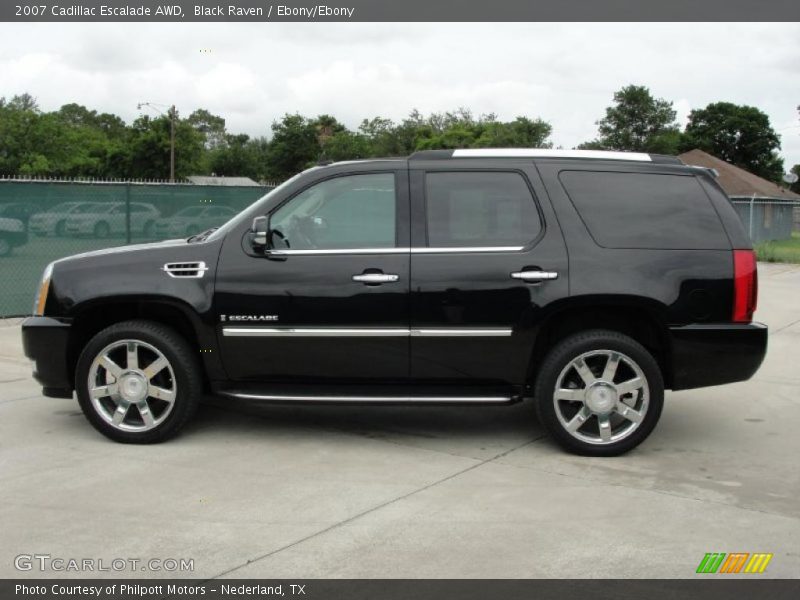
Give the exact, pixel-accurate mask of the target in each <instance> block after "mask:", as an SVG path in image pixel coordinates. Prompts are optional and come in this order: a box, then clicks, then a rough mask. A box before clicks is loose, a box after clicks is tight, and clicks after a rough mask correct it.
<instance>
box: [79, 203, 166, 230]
mask: <svg viewBox="0 0 800 600" xmlns="http://www.w3.org/2000/svg"><path fill="white" fill-rule="evenodd" d="M126 211H127V207H126V204H125V203H124V202H105V203H103V202H97V203H95V204H93V205H92V206H83V207H79V208H78V209H76V210H75V212H73V213H72V214H70V216H69V217H68V218H67V222H66V223H65V224H64V231H65V232H66V233H67V235H88V236H91V237H94V238H98V239H103V238H107V237H109V236H112V235H125V231H126V228H127V225H126V221H127V218H126ZM160 217H161V214H160V213H159V212H158V209H157V208H156V207H155V206H153V205H152V204H149V203H147V202H131V203H130V223H131V225H130V227H131V235H139V236H141V235H144V236H145V237H153V236H154V234H155V226H156V221H157V220H158V219H159V218H160Z"/></svg>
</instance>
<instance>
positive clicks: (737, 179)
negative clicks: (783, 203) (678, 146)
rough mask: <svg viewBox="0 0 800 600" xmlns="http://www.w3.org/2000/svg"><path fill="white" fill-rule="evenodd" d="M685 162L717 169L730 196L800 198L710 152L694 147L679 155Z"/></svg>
mask: <svg viewBox="0 0 800 600" xmlns="http://www.w3.org/2000/svg"><path fill="white" fill-rule="evenodd" d="M678 158H680V159H681V160H682V161H683V162H684V164H687V165H695V166H698V167H706V168H709V169H716V171H717V173H719V177H718V178H717V182H718V183H719V184H720V186H722V189H723V190H725V193H726V194H728V196H747V197H752V196H753V194H755V197H756V198H780V199H782V200H800V194H795V193H794V192H791V191H789V190H787V189H786V188H783V187H781V186H779V185H778V184H776V183H773V182H771V181H768V180H766V179H764V178H762V177H759V176H758V175H754V174H753V173H751V172H750V171H745V170H744V169H741V168H739V167H737V166H735V165H732V164H730V163H728V162H725V161H724V160H722V159H720V158H717V157H716V156H712V155H711V154H709V153H708V152H703V151H702V150H698V149H694V150H690V151H689V152H684V153H683V154H680V155H678Z"/></svg>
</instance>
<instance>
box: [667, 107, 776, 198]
mask: <svg viewBox="0 0 800 600" xmlns="http://www.w3.org/2000/svg"><path fill="white" fill-rule="evenodd" d="M780 147H781V144H780V136H779V135H778V134H777V133H776V132H775V130H774V129H773V128H772V126H771V125H770V122H769V117H768V116H767V115H766V114H765V113H763V112H762V111H760V110H759V109H757V108H755V107H753V106H743V105H737V104H732V103H731V102H715V103H712V104H709V105H708V106H706V107H705V108H701V109H697V110H693V111H692V112H691V113H690V114H689V123H688V124H687V126H686V137H685V140H684V142H683V144H682V148H684V149H686V150H689V149H692V148H700V149H701V150H704V151H706V152H709V153H710V154H713V155H714V156H717V157H718V158H721V159H722V160H725V161H727V162H729V163H731V164H734V165H736V166H738V167H741V168H743V169H746V170H748V171H750V172H752V173H755V174H756V175H758V176H760V177H764V178H765V179H769V180H771V181H775V182H780V181H781V176H782V175H783V159H782V158H780V157H779V156H778V150H779V149H780Z"/></svg>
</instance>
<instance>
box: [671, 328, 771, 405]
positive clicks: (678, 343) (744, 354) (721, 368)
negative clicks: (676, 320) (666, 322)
mask: <svg viewBox="0 0 800 600" xmlns="http://www.w3.org/2000/svg"><path fill="white" fill-rule="evenodd" d="M669 334H670V343H671V349H672V356H671V366H672V369H671V371H672V378H671V379H672V381H671V384H672V385H671V386H670V387H671V388H672V389H673V390H686V389H691V388H698V387H706V386H711V385H722V384H724V383H733V382H735V381H745V380H747V379H750V378H751V377H752V376H753V375H754V374H755V372H756V371H758V368H759V367H760V366H761V362H762V361H763V360H764V356H765V355H766V353H767V326H766V325H764V324H762V323H742V324H730V325H685V326H682V327H670V328H669Z"/></svg>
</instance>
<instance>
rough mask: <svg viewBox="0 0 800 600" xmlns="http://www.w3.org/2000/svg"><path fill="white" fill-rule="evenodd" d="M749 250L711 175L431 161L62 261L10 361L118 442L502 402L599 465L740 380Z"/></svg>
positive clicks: (306, 185) (752, 266)
mask: <svg viewBox="0 0 800 600" xmlns="http://www.w3.org/2000/svg"><path fill="white" fill-rule="evenodd" d="M756 295H757V278H756V263H755V259H754V254H753V250H752V247H751V243H750V241H749V239H748V237H747V235H746V234H745V232H744V230H743V227H742V225H741V223H740V222H739V219H738V217H737V215H736V213H735V212H734V210H733V208H732V206H731V204H730V201H729V200H728V198H727V197H726V196H725V194H724V193H723V192H722V190H721V189H720V187H719V186H718V185H717V183H716V182H715V179H714V176H713V174H712V173H711V172H710V171H709V170H707V169H702V168H697V167H691V166H686V165H684V164H682V163H681V162H680V161H679V160H678V159H676V158H673V157H664V156H657V155H649V154H633V153H619V152H593V151H553V150H526V149H509V150H502V149H491V150H476V149H470V150H437V151H424V152H418V153H416V154H413V155H412V156H410V157H409V158H403V159H386V160H383V159H382V160H367V161H354V162H346V163H336V164H332V165H329V166H324V167H315V168H313V169H310V170H308V171H305V172H303V173H301V174H299V175H297V176H296V177H294V178H293V179H290V180H289V181H287V182H286V183H284V184H283V185H281V186H279V187H278V188H276V189H275V190H273V191H271V192H270V193H269V194H267V195H266V196H264V197H263V198H262V199H261V200H259V201H257V202H256V203H254V204H253V205H252V206H250V207H249V208H248V209H246V210H245V211H243V212H242V213H241V214H239V215H237V216H236V217H234V218H233V219H232V220H230V221H229V222H228V223H226V224H225V225H223V226H222V227H220V228H219V229H216V230H213V231H208V232H204V233H202V234H199V235H195V236H192V237H190V238H188V239H185V240H171V241H166V242H162V243H155V244H145V245H140V246H130V247H126V248H114V249H110V250H104V251H99V252H91V253H88V254H82V255H79V256H73V257H69V258H65V259H62V260H58V261H56V262H55V263H53V264H51V265H49V266H48V267H47V269H46V271H45V273H44V277H43V279H42V283H41V287H40V289H39V292H38V296H37V298H36V301H35V309H34V310H35V316H33V317H30V318H28V319H27V320H26V321H25V322H24V325H23V338H24V345H25V351H26V354H27V355H28V356H29V357H30V358H32V359H33V360H34V361H35V373H34V375H35V377H36V378H37V379H38V381H39V382H41V384H42V385H43V386H44V394H45V395H48V396H67V397H69V396H71V395H72V393H73V390H74V391H76V392H77V396H78V401H79V402H80V405H81V407H82V409H83V411H84V413H85V414H86V417H87V418H88V419H89V421H90V422H91V423H92V425H94V426H95V427H96V428H97V429H98V430H99V431H100V432H102V433H103V434H105V435H106V436H108V437H109V438H111V439H114V440H117V441H121V442H137V443H147V442H157V441H161V440H164V439H166V438H168V437H170V436H172V435H174V434H175V433H177V432H178V430H180V428H181V427H182V426H183V425H184V424H185V423H186V422H187V421H188V420H189V418H190V417H191V415H192V413H193V412H194V409H195V407H196V405H197V403H198V400H199V398H200V397H201V395H202V394H203V393H215V394H221V395H223V396H230V397H236V398H244V399H250V400H253V401H261V402H284V403H299V402H318V403H320V402H339V403H403V404H454V405H455V404H458V405H464V408H463V410H469V406H471V405H476V404H486V403H494V404H507V403H511V402H515V401H517V400H520V399H521V398H523V397H528V396H532V397H533V398H534V403H535V406H536V409H537V412H538V416H539V419H540V421H541V423H543V424H544V426H545V427H546V428H547V429H548V431H549V432H550V433H551V434H552V436H553V437H554V438H555V439H556V440H557V441H558V442H559V443H561V444H562V445H563V446H564V447H566V448H567V449H569V450H571V451H573V452H578V453H582V454H590V455H615V454H620V453H622V452H625V451H627V450H629V449H631V448H633V447H634V446H636V445H637V444H639V443H640V442H642V441H643V440H644V439H645V438H646V437H647V436H648V435H649V434H650V432H651V431H652V430H653V427H654V426H655V425H656V422H657V421H658V419H659V415H660V413H661V409H662V405H663V402H664V390H665V389H672V390H680V389H688V388H696V387H701V386H710V385H718V384H724V383H729V382H734V381H742V380H745V379H748V378H749V377H751V376H752V375H753V374H754V373H755V372H756V370H757V369H758V367H759V365H760V364H761V361H762V359H763V357H764V354H765V352H766V346H767V329H766V327H765V326H764V325H761V324H759V323H754V322H752V317H753V311H754V310H755V306H756Z"/></svg>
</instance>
